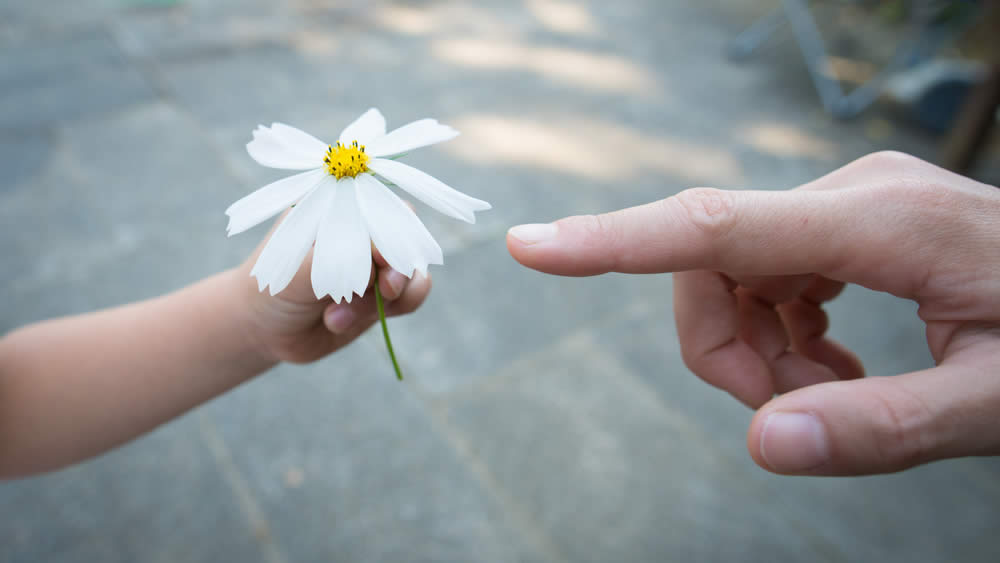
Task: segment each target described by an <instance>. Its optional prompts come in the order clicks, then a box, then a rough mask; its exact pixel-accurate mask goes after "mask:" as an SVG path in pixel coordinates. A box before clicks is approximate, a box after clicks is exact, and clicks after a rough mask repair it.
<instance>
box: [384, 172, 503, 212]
mask: <svg viewBox="0 0 1000 563" xmlns="http://www.w3.org/2000/svg"><path fill="white" fill-rule="evenodd" d="M368 168H371V169H372V170H374V171H375V172H376V173H377V174H379V175H380V176H382V177H383V178H385V179H386V180H389V181H390V182H392V183H393V184H396V185H397V186H399V187H400V188H403V189H404V190H406V191H407V192H409V193H410V194H411V195H413V197H415V198H417V199H419V200H420V201H422V202H424V203H426V204H427V205H429V206H431V207H433V208H434V209H436V210H438V211H440V212H441V213H444V214H445V215H448V216H449V217H454V218H456V219H461V220H463V221H467V222H469V223H475V222H476V216H475V214H474V213H473V212H475V211H484V210H486V209H489V208H490V204H489V203H486V202H485V201H483V200H480V199H476V198H474V197H470V196H467V195H465V194H463V193H462V192H460V191H458V190H455V189H453V188H451V187H449V186H448V185H446V184H445V183H444V182H442V181H440V180H438V179H437V178H435V177H433V176H431V175H430V174H427V173H426V172H422V171H420V170H417V169H416V168H414V167H412V166H407V165H406V164H403V163H402V162H398V161H395V160H386V159H384V158H373V159H372V160H371V161H370V162H369V163H368Z"/></svg>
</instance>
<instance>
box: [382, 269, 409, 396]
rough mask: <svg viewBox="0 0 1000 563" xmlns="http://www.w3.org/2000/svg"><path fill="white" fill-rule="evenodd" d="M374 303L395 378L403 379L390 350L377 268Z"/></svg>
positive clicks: (394, 355)
mask: <svg viewBox="0 0 1000 563" xmlns="http://www.w3.org/2000/svg"><path fill="white" fill-rule="evenodd" d="M375 305H376V306H377V307H378V321H379V322H380V323H381V324H382V336H384V337H385V347H386V348H388V349H389V359H391V360H392V367H393V369H395V370H396V379H398V380H400V381H402V380H403V372H402V371H400V369H399V362H397V361H396V353H395V352H393V351H392V339H391V338H389V326H388V325H387V324H386V323H385V304H384V303H382V292H381V291H379V288H378V270H376V271H375Z"/></svg>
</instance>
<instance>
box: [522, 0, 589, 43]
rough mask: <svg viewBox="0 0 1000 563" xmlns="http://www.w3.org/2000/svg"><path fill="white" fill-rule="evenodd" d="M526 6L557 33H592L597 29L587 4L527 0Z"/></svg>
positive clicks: (543, 23) (558, 0)
mask: <svg viewBox="0 0 1000 563" xmlns="http://www.w3.org/2000/svg"><path fill="white" fill-rule="evenodd" d="M525 6H526V7H527V8H528V10H529V11H530V12H531V14H532V15H534V16H535V18H537V19H538V21H539V23H541V24H542V25H544V26H545V28H546V29H548V30H549V31H552V32H555V33H568V34H571V35H591V34H593V33H595V32H596V31H597V25H596V24H595V23H594V16H593V15H592V14H591V13H590V10H589V9H588V8H587V6H585V5H583V4H578V3H574V2H568V1H566V0H527V1H526V2H525Z"/></svg>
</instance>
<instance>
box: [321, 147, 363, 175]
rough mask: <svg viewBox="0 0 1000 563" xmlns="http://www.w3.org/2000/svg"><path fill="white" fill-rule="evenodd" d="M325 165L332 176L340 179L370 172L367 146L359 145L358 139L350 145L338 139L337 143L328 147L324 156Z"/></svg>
mask: <svg viewBox="0 0 1000 563" xmlns="http://www.w3.org/2000/svg"><path fill="white" fill-rule="evenodd" d="M323 166H325V167H326V171H327V172H328V173H330V175H331V176H335V177H336V178H337V179H338V180H339V179H341V178H343V177H344V176H350V177H351V178H353V177H355V176H357V175H358V174H361V173H362V172H368V155H367V154H365V146H364V145H359V144H358V142H357V141H354V142H352V143H351V144H349V145H343V144H341V143H340V141H337V144H336V145H330V146H329V147H327V149H326V156H325V157H324V158H323Z"/></svg>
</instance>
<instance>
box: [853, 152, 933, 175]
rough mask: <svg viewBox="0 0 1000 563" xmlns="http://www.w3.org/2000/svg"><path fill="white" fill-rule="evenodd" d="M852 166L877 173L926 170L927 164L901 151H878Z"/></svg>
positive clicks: (858, 160)
mask: <svg viewBox="0 0 1000 563" xmlns="http://www.w3.org/2000/svg"><path fill="white" fill-rule="evenodd" d="M852 166H856V167H859V168H865V169H872V170H877V171H885V170H900V169H904V170H910V169H913V168H924V167H925V166H927V163H926V162H924V161H922V160H920V159H919V158H917V157H915V156H912V155H909V154H906V153H905V152H899V151H878V152H873V153H870V154H866V155H865V156H862V157H861V158H859V159H857V160H855V161H854V162H853V163H852Z"/></svg>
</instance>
